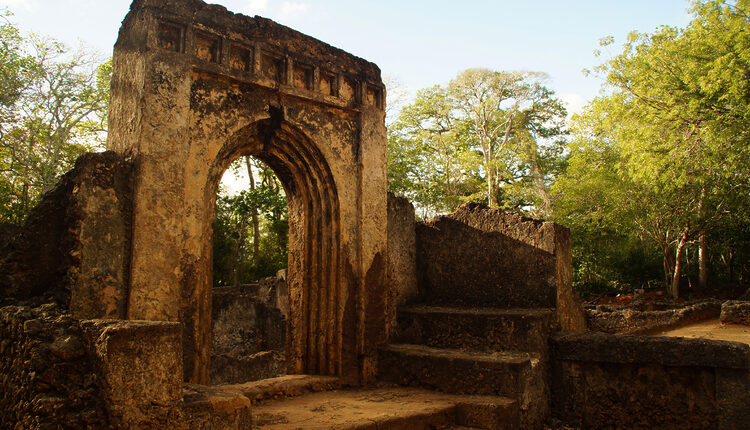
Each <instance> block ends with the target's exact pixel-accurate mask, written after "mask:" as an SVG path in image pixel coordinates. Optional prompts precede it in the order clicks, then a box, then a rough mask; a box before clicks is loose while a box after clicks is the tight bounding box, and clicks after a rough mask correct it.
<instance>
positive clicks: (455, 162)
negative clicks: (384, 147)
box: [388, 69, 566, 216]
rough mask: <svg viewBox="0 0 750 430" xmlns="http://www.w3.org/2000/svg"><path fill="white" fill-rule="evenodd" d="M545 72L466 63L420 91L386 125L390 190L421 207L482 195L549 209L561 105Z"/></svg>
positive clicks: (447, 205)
mask: <svg viewBox="0 0 750 430" xmlns="http://www.w3.org/2000/svg"><path fill="white" fill-rule="evenodd" d="M544 79H545V76H544V75H543V74H540V73H530V72H505V71H503V72H497V71H491V70H487V69H468V70H466V71H464V72H462V73H461V74H459V75H458V76H457V77H456V78H455V79H453V80H452V81H450V83H449V84H448V85H447V86H446V87H442V86H434V87H432V88H427V89H423V90H421V91H419V92H418V93H417V96H416V99H415V100H414V102H413V103H412V104H410V105H408V106H405V107H404V108H403V109H402V110H401V112H400V115H399V118H398V120H397V121H396V122H395V123H394V124H393V125H392V126H391V127H390V128H389V166H388V168H389V187H390V189H391V191H394V192H396V193H399V194H403V195H405V196H407V197H409V198H410V199H412V201H414V202H415V203H416V204H417V207H418V208H420V209H421V210H422V212H423V214H425V215H426V214H435V213H440V212H445V211H450V210H453V209H455V207H456V206H458V205H459V204H460V203H462V202H464V201H467V200H477V199H484V200H487V202H488V203H489V204H490V205H491V206H502V207H506V208H516V209H525V210H529V211H532V212H534V213H535V214H537V215H539V216H547V215H548V214H549V211H550V205H549V202H550V199H549V195H548V193H547V189H548V185H549V182H550V180H551V179H552V174H553V172H554V170H555V169H556V168H557V167H558V164H557V160H559V156H560V154H561V150H562V141H561V137H563V136H564V134H565V133H564V131H563V128H562V126H563V120H564V118H565V115H566V112H565V108H564V107H563V105H562V102H561V101H560V100H558V99H556V98H555V97H554V92H552V91H551V90H549V89H548V88H546V87H545V86H544V85H543V81H544ZM482 183H484V185H482Z"/></svg>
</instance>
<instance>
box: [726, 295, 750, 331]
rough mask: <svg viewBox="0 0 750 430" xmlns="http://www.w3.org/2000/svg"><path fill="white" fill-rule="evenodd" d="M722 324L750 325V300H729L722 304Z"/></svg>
mask: <svg viewBox="0 0 750 430" xmlns="http://www.w3.org/2000/svg"><path fill="white" fill-rule="evenodd" d="M719 319H720V320H721V323H722V324H743V325H750V302H744V301H737V300H729V301H726V302H724V303H722V305H721V316H720V317H719Z"/></svg>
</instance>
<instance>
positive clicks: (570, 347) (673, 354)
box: [550, 332, 750, 369]
mask: <svg viewBox="0 0 750 430" xmlns="http://www.w3.org/2000/svg"><path fill="white" fill-rule="evenodd" d="M550 346H551V352H552V357H553V359H554V360H568V361H581V362H602V363H619V364H630V363H639V364H649V363H652V364H661V365H664V366H697V367H714V368H728V369H748V368H750V345H746V344H744V343H739V342H728V341H719V340H705V339H685V338H670V337H648V336H629V335H612V334H606V333H565V332H563V333H560V334H557V335H554V336H552V337H551V338H550Z"/></svg>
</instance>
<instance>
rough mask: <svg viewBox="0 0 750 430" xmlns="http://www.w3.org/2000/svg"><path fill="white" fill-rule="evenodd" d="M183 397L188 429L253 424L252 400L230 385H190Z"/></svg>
mask: <svg viewBox="0 0 750 430" xmlns="http://www.w3.org/2000/svg"><path fill="white" fill-rule="evenodd" d="M184 393H185V396H184V421H183V422H184V424H185V427H184V428H186V429H190V430H192V429H201V430H246V429H252V428H255V427H253V416H252V413H251V407H250V400H249V399H248V398H247V397H245V396H243V395H242V393H240V392H239V391H238V390H236V389H234V388H232V387H228V386H218V387H208V386H205V385H195V384H187V386H186V387H185V391H184Z"/></svg>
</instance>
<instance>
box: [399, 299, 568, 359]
mask: <svg viewBox="0 0 750 430" xmlns="http://www.w3.org/2000/svg"><path fill="white" fill-rule="evenodd" d="M554 316H555V315H554V310H552V309H496V308H449V307H441V306H425V305H421V306H408V307H402V308H400V309H399V310H398V325H397V327H398V328H397V333H396V334H395V335H394V337H393V342H394V343H404V344H420V345H426V346H431V347H436V348H451V349H462V350H471V351H483V352H490V351H504V350H505V351H521V352H536V353H540V354H542V355H544V356H546V355H547V348H548V347H547V338H548V336H549V333H550V330H551V328H552V325H553V323H554Z"/></svg>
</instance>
